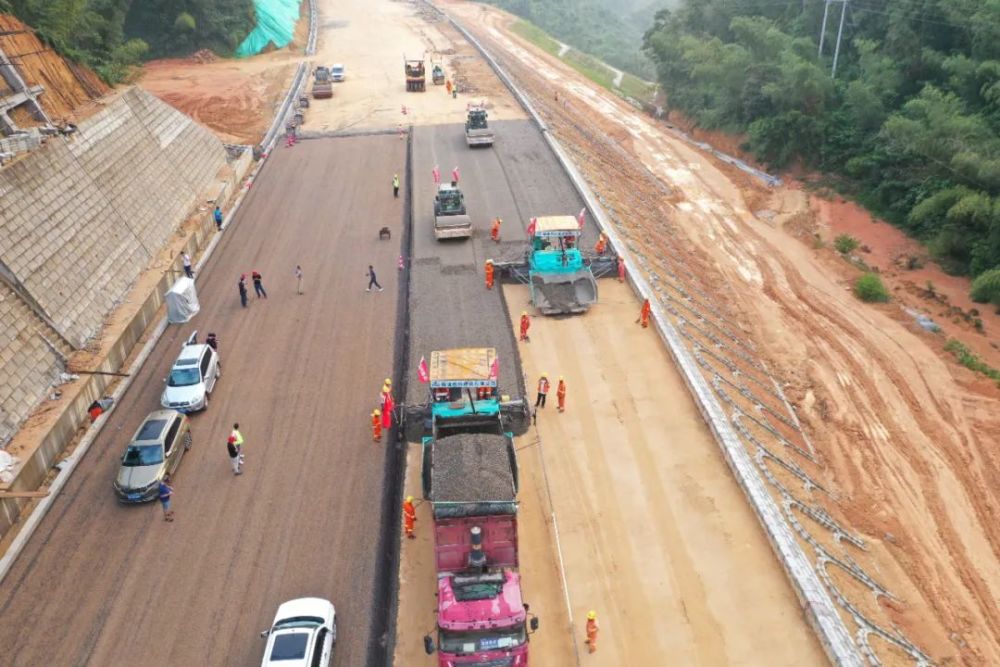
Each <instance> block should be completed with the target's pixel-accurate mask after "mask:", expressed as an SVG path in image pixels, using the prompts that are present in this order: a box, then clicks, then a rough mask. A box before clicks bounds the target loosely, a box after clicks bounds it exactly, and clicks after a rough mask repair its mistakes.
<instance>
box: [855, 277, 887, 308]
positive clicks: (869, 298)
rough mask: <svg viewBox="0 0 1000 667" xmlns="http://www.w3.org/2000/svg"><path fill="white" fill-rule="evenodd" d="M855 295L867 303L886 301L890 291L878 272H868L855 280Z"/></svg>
mask: <svg viewBox="0 0 1000 667" xmlns="http://www.w3.org/2000/svg"><path fill="white" fill-rule="evenodd" d="M854 295H855V296H856V297H858V298H859V299H861V300H862V301H864V302H865V303H885V302H886V301H888V300H889V291H888V290H887V289H886V288H885V285H884V284H883V283H882V279H881V278H880V277H879V276H878V274H877V273H866V274H864V275H862V276H859V277H858V279H857V280H856V281H854Z"/></svg>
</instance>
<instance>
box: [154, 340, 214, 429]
mask: <svg viewBox="0 0 1000 667" xmlns="http://www.w3.org/2000/svg"><path fill="white" fill-rule="evenodd" d="M196 335H197V332H195V334H193V335H192V336H191V338H189V339H188V342H186V343H185V344H184V347H182V348H181V353H180V356H178V357H177V361H175V362H174V365H173V366H172V367H171V368H170V375H169V377H167V378H166V379H165V380H164V382H166V383H167V386H166V388H165V389H164V390H163V395H162V396H161V397H160V405H162V406H163V407H165V408H170V409H172V410H177V411H178V412H195V411H197V410H204V409H205V408H207V407H208V395H209V394H211V393H212V390H213V389H215V383H216V382H217V381H218V379H219V378H220V377H222V367H221V365H220V364H219V355H218V354H217V353H216V351H215V350H213V349H212V348H211V347H210V346H208V345H203V344H199V343H197V342H195V341H196V338H195V336H196Z"/></svg>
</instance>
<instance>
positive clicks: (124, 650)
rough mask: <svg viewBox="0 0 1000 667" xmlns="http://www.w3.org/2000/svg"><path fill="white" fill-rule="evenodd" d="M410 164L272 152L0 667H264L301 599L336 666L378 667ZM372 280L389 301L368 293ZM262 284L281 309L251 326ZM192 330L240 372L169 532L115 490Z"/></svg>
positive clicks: (365, 149) (89, 458)
mask: <svg viewBox="0 0 1000 667" xmlns="http://www.w3.org/2000/svg"><path fill="white" fill-rule="evenodd" d="M404 165H405V142H401V141H399V140H398V139H396V138H395V137H387V136H382V137H356V138H349V139H346V138H345V139H325V140H317V141H309V142H304V143H301V144H299V145H297V146H295V147H294V148H284V147H282V148H279V149H275V154H274V155H272V156H271V158H270V160H269V162H268V164H267V165H266V166H265V167H264V169H263V171H262V173H261V174H260V175H259V176H258V178H257V179H256V181H255V182H254V184H253V186H252V190H251V192H250V193H249V195H248V197H247V199H246V200H245V204H244V206H243V207H242V208H241V209H240V211H239V213H238V214H237V216H236V218H235V221H234V224H233V225H232V226H231V227H229V228H227V229H226V230H225V231H224V232H222V233H223V234H224V236H223V239H222V241H221V244H220V247H219V248H218V249H217V252H216V254H215V255H214V256H213V257H212V259H211V261H210V262H209V265H208V266H207V267H206V268H205V269H204V270H203V271H201V272H200V273H199V275H198V277H197V286H198V290H199V297H200V300H201V307H202V310H201V312H200V313H199V314H198V315H197V316H196V317H195V318H194V320H193V321H192V322H190V323H189V324H187V325H182V326H171V327H170V328H168V329H167V332H166V333H165V335H164V336H163V338H162V339H161V340H160V342H159V343H158V344H157V346H156V348H155V350H154V351H153V353H152V356H151V357H150V358H149V360H148V361H147V363H146V364H145V365H144V367H143V368H142V369H141V371H140V372H139V375H138V377H136V379H135V382H134V385H133V386H132V387H131V388H130V389H129V391H128V392H126V394H125V396H124V398H123V399H122V401H121V402H120V404H119V405H118V406H117V407H116V408H115V410H114V412H113V413H112V414H111V415H109V418H108V423H107V424H106V426H105V427H104V430H103V431H102V432H101V434H100V435H99V436H98V438H97V439H96V440H95V441H94V443H93V444H92V446H91V448H90V450H89V451H88V452H87V453H86V455H85V456H84V457H83V459H82V460H81V462H80V465H79V467H78V468H77V470H76V471H75V473H74V474H73V476H72V478H71V479H70V480H69V482H68V483H67V485H66V487H65V488H64V490H63V491H62V493H61V494H60V495H59V496H58V497H57V498H56V499H55V501H54V504H53V506H52V508H51V510H50V512H49V513H48V514H47V516H46V517H45V518H44V519H43V521H42V522H41V524H40V526H39V528H38V530H37V531H36V532H35V534H34V535H33V537H32V538H31V539H30V540H29V542H28V544H27V546H26V548H25V550H24V551H23V552H22V554H21V556H20V558H19V559H18V560H17V562H16V563H15V565H14V567H13V568H12V570H11V571H10V573H9V574H8V576H7V577H6V579H5V580H4V582H3V587H2V589H0V646H3V650H2V654H0V656H2V657H0V663H2V664H4V665H11V666H16V665H25V666H32V667H33V666H37V665H167V664H171V665H249V664H256V663H257V661H259V660H260V656H261V653H262V651H263V640H261V639H260V637H259V632H260V631H261V630H263V629H265V628H267V627H268V625H269V624H270V622H271V620H272V618H273V614H274V611H275V609H276V608H277V606H278V605H279V604H280V603H282V602H284V601H285V600H288V599H290V598H295V597H302V596H319V597H323V598H328V599H330V600H332V601H333V603H334V604H335V605H336V607H337V613H338V626H339V633H338V644H337V648H336V651H335V656H334V661H333V664H335V665H340V666H347V665H360V664H364V663H365V660H366V657H367V655H368V648H369V643H370V641H372V640H373V638H372V637H371V636H370V635H371V619H372V618H373V617H375V616H376V615H377V614H385V613H386V611H385V610H382V609H376V608H374V606H375V604H376V603H375V595H374V593H373V587H374V585H375V580H376V577H378V576H384V573H381V572H376V571H375V569H376V566H375V564H376V562H377V561H376V557H375V555H376V552H377V549H378V536H379V534H380V530H381V526H380V514H379V513H378V512H373V511H372V507H373V505H376V506H377V504H378V503H379V502H380V500H381V498H382V495H383V477H384V470H383V463H384V453H383V449H382V447H383V445H376V444H373V443H372V439H371V434H370V432H369V428H370V424H369V420H368V415H369V413H370V411H371V410H372V409H373V408H374V407H375V405H376V404H377V400H378V393H379V388H380V387H381V382H382V379H383V378H384V377H387V376H389V375H391V372H392V369H393V344H394V335H395V321H396V308H397V303H396V301H397V298H398V294H397V289H396V282H397V278H396V276H395V275H394V274H395V273H396V271H397V269H396V266H395V264H396V258H397V256H398V253H399V250H400V247H399V239H400V238H401V235H400V234H397V233H394V234H393V237H392V240H390V241H384V240H383V241H380V240H379V238H378V230H379V229H380V228H381V227H382V226H389V227H390V228H391V229H392V230H393V231H394V232H398V231H400V229H401V221H402V219H403V206H404V199H403V198H399V199H394V198H393V197H392V190H391V187H390V180H391V177H392V174H393V173H394V172H399V173H402V170H403V167H404ZM373 183H374V184H377V185H373ZM379 185H384V187H379ZM369 263H371V264H373V265H374V266H375V268H376V271H377V272H378V276H379V281H380V282H381V284H382V286H383V287H384V288H385V291H384V292H378V291H372V292H366V291H365V286H366V285H367V277H366V275H365V273H366V271H367V267H368V264H369ZM296 264H300V265H301V266H302V268H303V271H304V274H305V279H304V294H302V295H299V294H297V293H296V279H295V276H294V270H295V266H296ZM252 270H258V271H260V272H261V273H262V275H263V278H264V286H265V288H266V289H267V293H268V298H267V299H256V298H254V297H253V296H251V302H250V304H249V307H247V308H242V307H241V305H240V302H239V297H238V292H237V288H236V283H237V280H238V278H239V275H240V274H241V273H247V274H249V273H250V271H252ZM251 295H252V291H251ZM195 329H197V330H199V332H200V334H201V335H202V336H204V334H205V333H207V332H208V331H214V332H215V333H216V334H218V336H219V339H220V353H221V359H222V365H223V371H224V373H223V377H222V378H221V379H220V381H219V383H218V385H217V386H216V389H215V391H214V393H213V395H212V397H211V405H210V406H209V407H208V409H207V411H205V412H204V413H201V414H197V415H194V416H193V417H192V432H193V436H194V446H193V448H192V450H191V451H189V452H188V453H187V454H186V455H185V456H184V460H183V461H182V463H181V465H180V468H179V471H178V474H177V477H176V480H175V483H174V488H175V496H174V509H175V512H176V520H175V521H174V522H172V523H167V522H165V521H163V518H162V513H161V511H160V508H159V507H157V506H156V505H155V504H149V505H145V506H138V507H132V506H123V505H120V504H119V503H118V502H117V501H116V500H115V496H114V494H113V492H112V488H111V482H112V479H113V475H114V472H115V470H116V466H117V462H118V458H119V457H120V455H121V452H122V450H123V448H124V446H125V443H126V441H127V439H128V437H129V436H130V435H131V434H132V433H133V432H134V430H135V429H136V428H137V426H138V424H139V423H140V421H141V420H142V418H143V417H144V416H145V415H146V414H147V413H148V412H150V411H152V410H155V409H158V408H159V395H160V392H161V391H162V388H163V382H162V378H163V377H165V375H166V374H167V371H168V369H169V366H170V364H171V363H172V361H173V360H174V358H175V357H176V355H177V352H178V351H179V349H180V347H181V344H182V342H183V341H184V339H186V338H187V336H188V335H189V334H190V333H191V331H192V330H195ZM233 422H239V423H240V427H241V431H242V433H243V435H244V437H245V438H246V444H245V455H246V465H245V474H243V475H241V476H239V477H237V476H234V475H233V473H232V469H231V467H230V462H229V459H228V455H227V453H226V437H227V435H228V432H229V429H230V428H231V427H232V424H233ZM375 639H376V640H377V638H375Z"/></svg>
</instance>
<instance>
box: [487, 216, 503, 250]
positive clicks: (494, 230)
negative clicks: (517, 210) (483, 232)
mask: <svg viewBox="0 0 1000 667" xmlns="http://www.w3.org/2000/svg"><path fill="white" fill-rule="evenodd" d="M502 222H503V220H501V219H500V217H499V216H497V217H496V218H493V224H492V225H490V238H491V239H493V240H494V241H496V242H497V243H500V223H502Z"/></svg>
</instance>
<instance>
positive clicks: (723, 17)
mask: <svg viewBox="0 0 1000 667" xmlns="http://www.w3.org/2000/svg"><path fill="white" fill-rule="evenodd" d="M823 7H824V5H823V3H819V2H809V3H803V2H800V0H741V1H740V2H733V1H732V0H684V4H683V6H682V7H681V8H679V9H676V10H673V11H662V12H660V13H658V14H657V15H656V18H655V23H654V25H653V27H652V28H651V29H650V30H649V31H648V32H647V33H646V36H645V40H644V44H645V51H646V53H647V55H648V56H649V57H650V59H651V60H653V62H654V63H655V66H656V70H657V76H658V79H659V82H660V83H661V85H662V86H663V89H664V90H665V91H666V93H667V97H668V104H669V106H670V107H672V108H674V109H678V110H680V111H682V112H684V113H685V114H686V115H688V116H689V117H690V118H692V119H694V120H695V121H697V122H698V123H699V124H700V125H702V126H704V127H707V128H715V129H723V130H727V131H734V132H742V133H746V135H747V137H748V139H747V144H746V147H747V149H749V150H750V151H752V152H753V153H754V154H755V156H756V157H757V158H758V159H761V160H764V161H765V162H768V163H770V164H771V165H772V166H775V167H779V168H780V167H785V166H789V165H801V166H804V167H807V168H809V169H816V170H819V171H821V172H824V173H826V174H827V175H829V176H832V177H834V180H835V182H836V184H837V187H838V188H839V189H840V190H842V191H844V192H846V193H849V194H851V195H852V196H854V197H855V198H856V199H858V200H859V201H860V202H861V203H862V204H864V205H865V206H867V207H869V208H870V209H872V210H873V211H874V212H875V213H876V214H878V215H881V216H883V217H885V218H886V219H888V220H889V221H891V222H892V223H894V224H896V225H898V226H900V227H901V228H903V229H904V230H906V231H907V232H909V233H910V234H912V235H913V236H915V237H917V238H919V239H921V240H922V241H924V242H926V243H927V244H928V247H929V249H930V251H931V253H932V255H933V256H934V257H935V259H937V260H938V261H940V262H941V263H942V265H943V266H944V267H945V268H946V269H948V270H950V271H952V272H957V273H967V274H971V275H974V276H975V275H978V274H980V273H982V272H984V271H987V270H989V269H992V268H994V267H997V266H1000V2H998V1H997V0H919V1H909V0H908V1H906V2H903V1H902V0H900V1H898V2H889V3H886V4H879V5H878V6H877V7H876V6H875V5H873V4H871V3H861V4H858V3H854V2H852V3H851V4H850V8H849V10H848V20H847V23H846V25H845V29H844V41H843V43H842V45H841V50H840V60H839V63H838V70H837V77H836V79H833V78H831V76H830V66H831V56H832V52H833V41H834V40H835V39H836V26H837V22H838V21H839V15H838V13H837V12H838V11H839V8H837V7H836V6H834V8H833V9H831V21H830V22H828V24H827V31H826V43H825V44H824V52H823V57H822V58H819V57H818V56H817V44H818V40H819V35H820V25H821V23H822V19H823ZM831 26H832V29H831Z"/></svg>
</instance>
